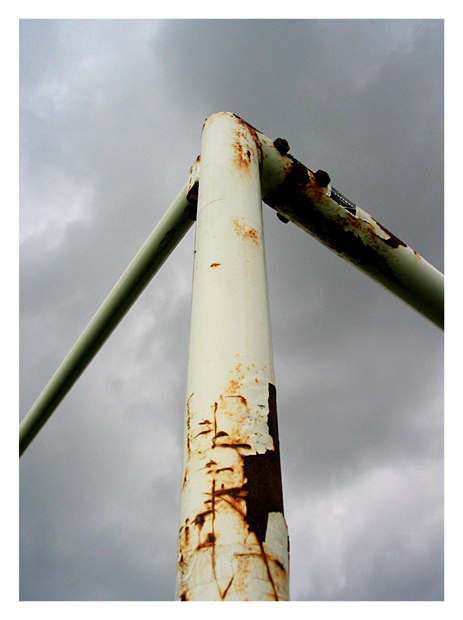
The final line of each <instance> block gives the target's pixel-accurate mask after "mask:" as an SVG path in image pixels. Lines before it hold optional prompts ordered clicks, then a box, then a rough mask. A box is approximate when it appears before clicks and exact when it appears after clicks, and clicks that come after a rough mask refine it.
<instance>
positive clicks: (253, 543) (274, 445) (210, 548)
mask: <svg viewBox="0 0 463 620" xmlns="http://www.w3.org/2000/svg"><path fill="white" fill-rule="evenodd" d="M249 367H250V366H249ZM241 371H242V368H241V364H237V365H236V367H235V368H234V369H233V371H232V372H231V373H230V378H229V381H228V384H227V385H226V386H225V388H224V390H223V391H222V393H221V395H220V396H219V397H218V399H217V401H214V403H212V405H211V406H210V412H211V416H208V417H207V418H204V417H202V418H201V415H199V416H198V415H197V413H196V412H194V411H193V408H194V398H193V399H192V400H191V402H190V409H191V411H190V414H189V415H187V417H190V419H191V426H190V429H189V439H188V442H189V444H190V445H191V453H190V467H189V468H188V471H189V475H188V478H189V480H188V481H187V485H186V486H187V487H188V486H190V487H191V486H192V485H194V486H195V487H196V488H201V489H203V491H202V493H201V497H202V501H200V502H199V501H197V502H196V504H197V511H196V514H195V515H192V516H191V517H190V518H186V519H185V522H184V524H183V526H182V527H181V528H180V533H179V540H180V545H179V558H180V557H181V559H182V561H181V562H180V561H179V571H180V577H179V585H178V588H179V598H181V596H182V594H181V592H182V593H183V594H185V596H187V598H188V600H195V599H196V600H207V599H204V598H202V597H203V596H204V592H203V591H202V590H201V587H200V584H199V583H198V584H196V585H195V583H196V581H197V580H199V581H201V580H202V579H206V577H205V576H203V577H201V576H200V575H197V576H193V573H196V570H199V566H201V570H202V571H204V570H205V567H204V562H205V561H206V557H205V556H204V554H205V553H206V554H207V555H208V558H209V560H208V561H209V573H208V574H209V575H210V576H212V580H213V581H214V582H215V584H216V595H217V594H218V598H219V599H220V600H243V598H242V597H243V593H245V592H246V588H248V589H249V587H250V586H249V579H250V575H255V574H256V572H257V574H258V575H259V582H260V581H262V580H263V581H266V582H267V583H268V587H267V590H266V591H267V595H266V597H264V598H268V600H287V599H288V591H287V590H288V588H287V582H288V574H287V573H288V543H287V529H286V523H285V521H284V515H283V492H282V484H281V469H280V454H279V441H278V427H277V412H276V390H275V387H274V386H273V385H272V384H267V387H266V390H267V398H266V404H265V406H264V409H263V408H262V402H258V401H262V387H261V386H262V383H260V385H259V383H258V382H257V383H256V381H255V380H254V379H255V378H257V377H247V376H246V375H245V374H244V372H241ZM247 372H248V370H247V369H246V373H247ZM237 391H239V393H237ZM242 392H243V393H244V394H246V396H245V395H243V393H242ZM264 402H265V401H264ZM199 418H201V419H199ZM210 418H212V419H210ZM196 419H198V422H196V421H195V420H196ZM187 492H188V489H187ZM192 492H193V493H194V490H193V491H192ZM278 515H279V517H278ZM282 531H283V532H284V533H285V534H284V538H285V540H284V541H282V540H281V532H282ZM230 540H232V541H233V543H234V544H233V545H231V544H230ZM198 554H201V557H202V558H203V559H202V560H201V561H197V560H196V559H195V558H196V557H197V555H198ZM225 557H228V558H229V560H227V561H226V562H225ZM198 562H199V564H198ZM224 563H225V564H224ZM259 563H260V568H259ZM227 566H228V568H226V567H227ZM195 567H196V568H195ZM231 568H232V569H233V570H230V569H231ZM206 574H207V571H206ZM246 576H247V577H246ZM208 587H209V586H208ZM199 592H201V594H200V595H199V594H198V593H199ZM216 598H217V596H216V597H214V596H213V595H211V599H210V600H215V599H216ZM184 600H186V599H184Z"/></svg>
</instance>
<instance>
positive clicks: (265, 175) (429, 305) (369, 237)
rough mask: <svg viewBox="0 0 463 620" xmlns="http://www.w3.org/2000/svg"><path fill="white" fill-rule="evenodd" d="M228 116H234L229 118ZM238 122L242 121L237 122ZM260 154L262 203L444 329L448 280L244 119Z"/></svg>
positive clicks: (325, 179) (320, 175)
mask: <svg viewBox="0 0 463 620" xmlns="http://www.w3.org/2000/svg"><path fill="white" fill-rule="evenodd" d="M224 114H229V113H224ZM236 118H238V117H236ZM238 120H239V122H241V123H242V124H243V126H247V127H248V128H249V130H250V131H252V132H254V136H255V139H256V141H257V144H258V146H259V148H260V150H261V153H260V155H261V160H262V163H261V174H260V178H261V187H262V199H263V201H264V202H265V203H266V204H267V205H269V206H270V207H272V208H273V209H275V210H276V211H277V213H278V215H279V217H280V219H282V220H283V221H288V220H290V221H292V222H293V223H294V224H296V225H297V226H299V227H300V228H302V229H303V230H305V231H306V232H308V233H309V234H311V235H312V236H314V237H316V238H317V239H318V240H319V241H321V242H322V243H323V244H324V245H326V246H327V247H329V248H330V249H331V250H333V251H334V252H336V253H337V254H338V255H340V256H342V257H343V258H345V259H346V260H348V261H349V262H351V263H352V264H354V265H355V266H356V267H358V268H359V269H361V270H362V271H363V272H364V273H366V274H367V275H368V276H370V277H371V278H373V279H375V280H376V281H377V282H379V283H380V284H382V285H383V286H384V287H386V288H387V289H389V291H391V292H392V293H394V294H395V295H397V296H398V297H399V298H400V299H402V300H403V301H405V302H406V303H407V304H409V305H410V306H412V307H413V308H415V310H417V311H418V312H420V313H421V314H422V315H423V316H425V317H426V318H428V319H429V320H430V321H432V322H433V323H435V325H437V326H438V327H440V328H441V329H444V276H443V274H442V273H440V271H438V270H437V269H436V268H435V267H433V266H432V265H430V264H429V263H428V262H427V261H426V260H425V259H424V258H422V257H421V256H420V255H419V254H417V253H416V252H415V251H414V250H412V248H410V247H409V246H408V245H407V244H406V243H404V242H403V241H401V240H400V239H398V238H397V237H396V236H395V235H394V234H392V233H391V232H389V231H388V230H387V229H386V228H384V226H382V225H381V224H379V223H378V222H376V221H375V220H374V219H373V218H372V217H371V216H370V215H368V213H366V212H365V211H362V209H360V208H359V207H357V206H356V205H354V204H353V203H351V202H350V201H349V200H347V199H346V198H345V197H344V196H343V195H342V194H340V193H339V192H338V191H337V190H335V189H334V188H333V187H332V186H331V184H330V178H329V176H328V174H327V173H326V172H325V171H323V170H318V171H316V172H312V171H311V170H309V169H308V168H307V167H306V166H304V165H303V164H301V163H300V162H299V161H298V160H297V159H295V158H294V157H292V156H291V155H288V151H289V145H288V143H287V142H286V140H282V139H280V138H278V139H277V140H275V141H274V142H273V141H272V140H270V139H269V138H267V137H266V136H265V135H264V134H262V133H261V132H259V131H257V130H256V129H254V128H253V127H251V126H250V125H248V124H247V123H245V121H243V120H242V119H238Z"/></svg>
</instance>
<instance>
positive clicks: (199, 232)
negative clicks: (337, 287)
mask: <svg viewBox="0 0 463 620" xmlns="http://www.w3.org/2000/svg"><path fill="white" fill-rule="evenodd" d="M201 144H202V146H201V162H200V182H199V197H198V213H197V225H196V249H195V260H194V279H193V297H192V312H191V333H190V355H189V367H188V387H187V406H186V410H187V411H186V423H185V442H184V479H183V488H182V499H181V519H180V532H179V545H178V570H177V588H176V597H177V599H178V600H184V601H193V600H196V601H198V600H199V601H223V600H226V601H233V600H234V601H237V600H240V601H243V600H248V601H249V600H251V601H265V600H287V599H288V597H289V592H288V533H287V527H286V522H285V519H284V516H283V494H282V484H281V471H280V455H279V443H278V429H277V412H276V390H275V378H274V370H273V356H272V344H271V334H270V320H269V306H268V292H267V274H266V263H265V253H264V239H263V228H262V200H261V189H260V181H259V167H260V160H261V157H260V148H259V145H258V142H257V141H256V140H255V134H254V132H253V131H251V130H250V129H249V128H248V127H247V126H246V125H243V124H242V123H241V122H240V121H239V119H237V117H235V116H234V115H231V114H223V113H219V114H217V115H213V116H211V117H209V118H208V119H207V121H206V123H205V126H204V128H203V134H202V143H201Z"/></svg>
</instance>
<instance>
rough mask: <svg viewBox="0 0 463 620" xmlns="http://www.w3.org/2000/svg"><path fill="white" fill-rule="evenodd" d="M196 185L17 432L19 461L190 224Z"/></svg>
mask: <svg viewBox="0 0 463 620" xmlns="http://www.w3.org/2000/svg"><path fill="white" fill-rule="evenodd" d="M194 182H195V179H194V178H193V176H192V175H190V181H189V183H188V184H187V185H185V187H184V188H183V189H182V191H181V192H180V193H179V195H178V196H177V198H176V199H175V201H174V202H173V203H172V205H171V206H170V207H169V209H168V210H167V212H166V213H165V214H164V216H163V217H162V219H161V220H160V222H159V223H158V225H157V226H156V228H155V229H154V230H153V232H152V233H151V235H150V236H149V237H148V239H147V240H146V241H145V243H144V244H143V246H142V247H141V248H140V250H139V252H138V253H137V255H136V256H135V258H134V259H133V260H132V262H131V263H130V265H129V266H128V267H127V269H126V270H125V272H124V273H123V274H122V276H121V277H120V279H119V280H118V282H117V283H116V284H115V286H114V288H113V289H112V291H111V292H110V293H109V295H108V296H107V297H106V299H105V300H104V302H103V303H102V305H101V306H100V308H99V309H98V310H97V312H96V314H95V316H94V317H93V319H92V320H91V321H90V323H89V324H88V326H87V327H86V328H85V330H84V332H83V333H82V335H81V336H80V338H79V339H78V340H77V342H76V343H75V345H74V346H73V348H72V349H71V351H70V352H69V353H68V355H67V356H66V358H65V359H64V361H63V362H62V363H61V365H60V366H59V368H58V370H57V371H56V372H55V374H54V375H53V377H52V378H51V379H50V381H49V382H48V384H47V385H46V387H45V388H44V390H43V391H42V393H41V394H40V396H39V397H38V399H37V400H36V401H35V403H34V405H33V406H32V408H31V409H30V411H29V412H28V414H27V415H26V417H25V418H24V419H23V421H22V422H21V424H20V427H19V455H20V456H21V455H22V454H23V452H24V450H25V449H26V448H27V446H28V445H29V444H30V443H31V441H32V440H33V439H34V437H35V436H36V435H37V433H38V432H39V431H40V429H41V428H42V426H43V425H44V424H45V423H46V421H47V420H48V418H49V417H50V416H51V414H52V413H53V412H54V410H55V409H56V408H57V407H58V405H59V404H60V402H61V401H62V400H63V398H64V397H65V396H66V394H67V393H68V392H69V390H70V389H71V387H72V386H73V385H74V383H75V382H76V381H77V379H78V378H79V377H80V375H81V374H82V373H83V372H84V370H85V368H86V367H87V366H88V364H89V363H90V362H91V361H92V359H93V358H94V357H95V355H96V354H97V352H98V351H99V349H100V348H101V347H102V346H103V344H104V343H105V341H106V340H107V338H108V337H109V336H110V334H111V333H112V332H113V331H114V329H115V328H116V327H117V325H118V324H119V322H120V321H121V320H122V318H123V317H124V315H125V314H126V313H127V311H128V310H129V309H130V307H131V306H132V304H133V303H134V302H135V301H136V299H137V298H138V297H139V295H140V294H141V293H142V291H143V290H144V288H145V287H146V286H147V284H148V283H149V281H150V280H151V278H152V277H153V276H154V275H155V273H156V272H157V271H158V270H159V268H160V267H161V265H162V264H163V263H164V261H165V260H166V258H167V257H168V256H169V254H170V253H171V252H172V250H173V249H174V248H175V247H176V245H177V244H178V243H179V241H180V240H181V239H182V238H183V237H184V235H185V234H186V233H187V231H188V230H189V229H190V227H191V226H192V224H193V222H194V216H193V213H194V211H195V197H194V193H195V191H194V190H195V189H196V186H197V184H196V185H195V186H194V187H193V184H194Z"/></svg>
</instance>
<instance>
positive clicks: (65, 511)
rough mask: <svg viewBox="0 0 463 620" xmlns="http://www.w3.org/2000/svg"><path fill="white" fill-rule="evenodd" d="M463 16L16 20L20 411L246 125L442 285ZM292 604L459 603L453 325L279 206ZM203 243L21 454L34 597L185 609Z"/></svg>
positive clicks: (275, 279)
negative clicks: (452, 481)
mask: <svg viewBox="0 0 463 620" xmlns="http://www.w3.org/2000/svg"><path fill="white" fill-rule="evenodd" d="M443 63H444V26H443V21H433V20H427V21H408V20H400V21H388V20H380V21H310V20H298V21H239V20H235V21H187V20H180V21H72V20H70V21H59V20H58V21H22V22H21V25H20V417H21V418H22V417H24V415H25V414H26V413H27V411H28V410H29V408H30V407H31V405H32V404H33V402H34V401H35V399H36V397H37V396H38V394H39V393H40V391H41V390H42V388H43V387H44V385H45V384H46V383H47V381H48V380H49V379H50V377H51V376H52V374H53V373H54V371H55V370H56V368H57V367H58V365H59V364H60V362H61V361H62V359H63V358H64V356H65V355H66V354H67V352H68V351H69V349H70V348H71V346H72V345H73V344H74V342H75V341H76V340H77V338H78V337H79V335H80V334H81V332H82V330H83V329H84V328H85V326H86V325H87V323H88V321H89V320H90V319H91V318H92V316H93V314H94V313H95V311H96V310H97V308H98V307H99V305H100V304H101V302H102V301H103V299H104V298H105V297H106V295H107V293H108V292H109V291H110V289H111V288H112V286H113V285H114V283H115V282H116V281H117V279H118V278H119V276H120V275H121V273H122V272H123V270H124V269H125V268H126V266H127V265H128V263H129V262H130V260H131V259H132V258H133V256H134V255H135V254H136V252H137V251H138V249H139V248H140V246H141V245H142V243H143V242H144V241H145V239H146V238H147V237H148V235H149V234H150V232H151V230H152V229H153V228H154V226H155V225H156V223H157V222H158V220H159V219H160V218H161V216H162V215H163V213H164V212H165V210H166V209H167V208H168V206H169V205H170V204H171V202H172V201H173V199H174V198H175V197H176V195H177V194H178V192H179V190H180V189H181V187H182V186H183V185H184V183H185V182H186V180H187V175H188V170H189V168H190V166H191V164H192V163H193V162H194V160H195V159H196V157H197V155H198V154H199V152H200V141H201V128H202V125H203V122H204V120H205V119H206V118H207V117H208V116H209V115H210V114H212V113H214V112H218V111H221V110H226V111H231V112H234V113H236V114H238V115H239V116H241V117H242V118H244V119H245V120H246V121H248V122H249V123H250V124H252V125H254V126H255V127H256V128H258V129H259V130H260V131H262V133H264V134H266V135H267V136H269V137H270V138H272V139H275V138H277V137H282V138H285V139H286V140H287V141H288V142H289V144H290V146H291V154H292V155H293V156H295V157H296V158H297V159H299V160H300V161H302V162H303V163H304V164H306V165H307V166H308V167H309V168H311V169H313V170H317V169H319V168H322V169H324V170H326V171H328V173H329V175H330V177H331V180H332V183H333V185H334V186H335V187H336V188H337V189H338V190H340V191H341V192H342V193H343V194H344V195H346V196H347V197H348V198H349V199H350V200H351V201H353V202H355V203H356V204H357V205H358V206H360V207H361V208H362V209H364V210H365V211H367V212H368V213H370V214H371V215H372V216H373V217H374V218H375V219H376V220H378V221H379V222H380V223H381V224H383V225H384V226H385V227H386V228H388V229H389V230H391V231H392V232H394V233H395V234H396V235H397V236H398V237H399V238H401V239H403V240H404V241H405V242H406V243H408V244H409V245H410V246H411V247H412V248H413V249H414V250H416V251H417V252H418V253H420V254H421V255H422V256H424V258H426V259H427V260H428V261H429V262H431V263H432V264H433V265H434V266H435V267H437V268H438V269H439V270H440V271H444V105H443V104H444V91H443V86H444V71H443ZM263 208H264V226H265V244H266V252H267V265H268V279H269V295H270V308H271V319H272V333H273V345H274V358H275V372H276V386H277V395H278V416H279V429H280V444H281V445H280V448H281V458H282V475H283V493H284V506H285V517H286V521H287V523H288V528H289V535H290V543H291V554H290V565H291V583H290V590H291V598H292V600H294V601H353V600H356V601H358V600H362V601H363V600H375V601H377V600H407V601H410V600H420V601H430V600H442V599H443V597H444V511H443V506H444V503H443V489H444V485H443V463H444V461H443V457H444V450H443V443H444V442H443V439H444V434H443V428H444V416H443V394H444V387H443V375H444V364H443V351H444V346H443V345H444V338H443V334H442V332H441V331H440V330H439V329H438V328H437V327H435V326H434V325H433V324H431V323H429V322H428V321H427V320H426V319H424V318H423V317H421V316H420V315H418V314H417V313H416V312H415V311H414V310H412V309H410V308H409V307H408V306H406V305H405V304H404V303H403V302H401V301H400V300H398V299H396V298H395V297H393V296H392V295H391V294H390V293H389V292H388V291H385V290H384V289H382V288H381V287H380V286H379V285H378V284H377V283H375V282H373V281H371V280H369V279H368V278H367V277H366V276H365V275H364V274H363V273H361V272H359V271H357V270H356V269H355V268H354V267H352V266H351V265H350V264H347V263H346V262H345V261H343V260H342V259H341V258H339V257H337V256H336V255H334V254H333V253H331V252H330V251H329V250H328V249H326V248H325V247H323V246H322V245H320V244H319V243H318V241H316V240H315V239H313V238H312V237H309V236H308V235H307V234H306V233H304V232H303V231H302V230H300V229H298V228H296V227H295V226H294V225H292V224H288V225H284V224H282V223H281V222H280V221H279V220H278V219H277V217H276V216H275V212H274V211H273V210H271V209H269V208H268V207H266V206H265V205H264V207H263ZM193 246H194V228H193V229H192V230H190V232H189V233H188V235H187V237H186V238H185V239H184V240H183V241H182V243H181V244H180V246H179V247H178V248H177V249H176V251H175V252H174V254H173V255H172V256H171V257H170V259H169V260H168V261H167V262H166V264H165V265H164V266H163V267H162V269H161V271H160V272H159V273H158V275H157V276H156V277H155V279H154V280H153V281H152V282H151V284H150V285H149V286H148V288H147V289H146V291H145V292H144V293H143V295H142V296H141V297H140V298H139V300H138V301H137V302H136V304H135V305H134V307H133V308H132V310H131V311H130V313H129V314H128V315H127V316H126V318H125V319H124V320H123V322H122V323H121V324H120V326H119V327H118V329H117V330H116V332H115V333H114V334H113V335H112V337H111V338H110V340H109V341H108V342H107V343H106V344H105V346H104V347H103V349H102V350H101V352H100V353H99V355H98V356H97V357H96V358H95V360H94V361H93V362H92V364H91V365H90V366H89V368H88V369H87V370H86V372H85V373H84V375H83V376H82V377H81V379H80V380H79V382H78V383H77V384H76V386H75V387H74V388H73V390H72V391H71V393H70V394H69V395H68V397H67V398H66V399H65V401H64V402H63V403H62V405H61V406H60V408H59V409H58V410H57V411H56V412H55V414H54V415H53V417H52V418H51V419H50V421H49V422H48V423H47V424H46V426H45V427H44V428H43V430H42V432H41V433H40V434H39V436H38V437H37V438H36V439H35V441H34V442H33V443H32V444H31V446H30V447H29V448H28V450H27V452H26V453H25V454H24V456H23V457H22V458H21V462H20V598H21V599H22V600H48V601H50V600H91V601H93V600H149V601H151V600H156V601H161V600H163V601H165V600H167V601H168V600H172V599H173V597H174V584H175V571H176V545H177V534H178V527H179V505H180V488H181V480H182V472H181V459H182V454H181V451H182V437H183V423H184V411H185V399H186V374H187V356H188V344H189V343H188V340H189V324H190V316H189V315H190V303H191V284H192V271H193Z"/></svg>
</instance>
